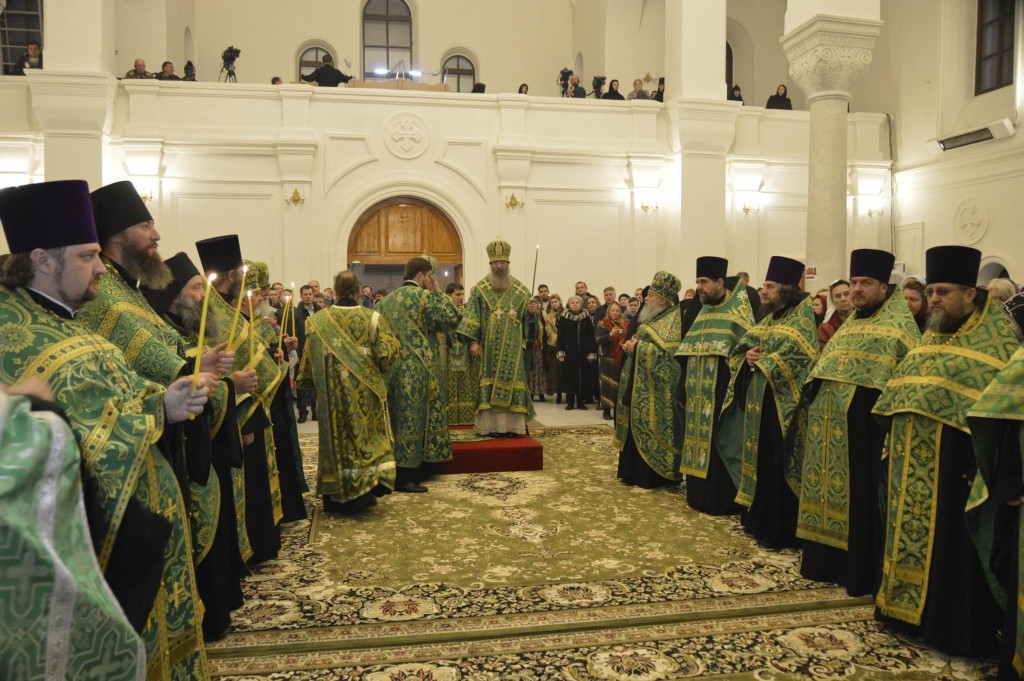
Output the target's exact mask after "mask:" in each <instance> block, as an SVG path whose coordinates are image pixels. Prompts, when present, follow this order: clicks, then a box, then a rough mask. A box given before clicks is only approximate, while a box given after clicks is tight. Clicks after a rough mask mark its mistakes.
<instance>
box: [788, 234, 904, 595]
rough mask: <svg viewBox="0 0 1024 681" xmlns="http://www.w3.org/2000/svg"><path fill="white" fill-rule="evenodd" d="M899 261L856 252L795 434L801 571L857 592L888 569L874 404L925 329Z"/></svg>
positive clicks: (868, 590)
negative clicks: (846, 297) (902, 282)
mask: <svg viewBox="0 0 1024 681" xmlns="http://www.w3.org/2000/svg"><path fill="white" fill-rule="evenodd" d="M895 261H896V256H894V255H893V254H892V253H888V252H886V251H880V250H875V249H870V248H862V249H858V250H855V251H853V253H851V254H850V291H851V296H850V297H851V300H852V302H853V313H852V314H851V315H849V317H847V319H846V320H845V321H844V322H843V324H842V326H840V327H839V330H838V331H836V333H835V335H834V336H832V338H831V340H829V342H828V344H827V345H825V346H824V348H822V350H821V355H820V356H819V357H818V361H817V362H815V364H814V368H813V369H812V370H811V374H810V376H809V377H808V379H807V383H806V384H805V385H804V397H805V401H804V404H803V405H802V407H801V413H800V419H801V424H802V425H801V427H800V428H798V430H797V432H796V433H795V435H796V436H797V438H796V441H797V444H796V445H795V450H796V451H795V454H796V456H797V457H798V458H800V459H801V460H802V462H803V466H802V471H803V472H802V475H801V476H800V481H801V483H800V485H801V486H800V492H799V495H800V507H799V511H798V514H797V530H796V533H797V536H798V537H800V538H801V539H804V540H806V541H805V542H804V550H803V561H802V563H801V567H800V574H801V575H803V576H804V577H806V578H808V579H814V580H817V581H822V582H835V583H838V584H842V585H843V586H845V587H846V591H847V593H848V594H850V595H851V596H863V595H866V594H874V593H875V591H876V590H877V589H878V580H879V578H880V577H881V573H882V540H883V538H884V536H885V528H884V526H883V525H882V517H881V513H880V512H879V506H880V503H881V502H880V500H879V497H878V493H879V490H880V488H881V486H882V484H883V482H882V481H883V479H884V477H883V469H882V466H881V460H882V445H883V443H884V441H885V429H884V428H882V426H881V424H879V423H878V422H877V420H875V418H874V417H872V415H871V409H872V407H874V405H875V401H876V400H877V399H878V396H879V395H880V394H881V391H882V388H884V387H885V384H886V381H888V380H889V378H890V377H891V376H892V373H893V371H894V370H895V369H896V365H897V364H899V363H900V362H901V361H902V360H903V358H904V357H905V356H906V355H907V353H908V352H909V351H910V350H911V349H912V348H914V347H915V346H916V345H917V342H918V340H919V339H920V336H921V334H920V332H919V331H918V330H917V323H916V322H915V321H914V317H913V315H912V314H911V313H910V308H909V307H907V304H906V302H905V301H904V300H903V298H902V297H901V296H893V295H892V293H893V291H895V290H896V288H895V287H890V286H889V285H888V281H889V275H890V274H891V273H892V267H893V264H894V263H895ZM804 426H805V427H804Z"/></svg>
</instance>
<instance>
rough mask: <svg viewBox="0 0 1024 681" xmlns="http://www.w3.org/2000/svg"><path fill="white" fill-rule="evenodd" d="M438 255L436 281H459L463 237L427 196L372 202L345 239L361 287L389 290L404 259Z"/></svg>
mask: <svg viewBox="0 0 1024 681" xmlns="http://www.w3.org/2000/svg"><path fill="white" fill-rule="evenodd" d="M424 254H425V255H432V256H434V258H436V259H437V263H438V265H437V280H438V283H439V284H440V283H441V282H442V281H443V280H444V273H445V271H447V272H448V282H449V283H451V282H458V283H462V239H460V238H459V233H458V231H457V230H456V229H455V225H454V224H452V221H451V220H450V219H449V218H448V216H447V215H445V213H444V212H443V211H442V210H441V209H439V208H438V207H437V206H434V205H432V204H430V203H427V202H426V201H422V200H420V199H414V198H411V197H396V198H392V199H388V200H387V201H383V202H381V203H378V204H376V205H375V206H373V207H372V208H370V209H369V210H367V211H366V212H365V213H364V214H363V215H362V216H361V217H360V218H359V219H358V220H357V221H356V226H355V228H354V229H353V230H352V234H351V235H350V236H349V239H348V260H349V269H351V270H352V271H353V272H355V273H356V274H357V275H358V276H359V280H360V281H361V282H362V284H363V285H364V286H370V287H372V288H373V290H374V291H375V292H376V291H380V290H386V291H393V290H395V288H396V287H398V286H401V284H402V272H403V270H404V268H405V263H406V262H407V261H408V260H409V259H410V258H413V257H415V256H417V255H424Z"/></svg>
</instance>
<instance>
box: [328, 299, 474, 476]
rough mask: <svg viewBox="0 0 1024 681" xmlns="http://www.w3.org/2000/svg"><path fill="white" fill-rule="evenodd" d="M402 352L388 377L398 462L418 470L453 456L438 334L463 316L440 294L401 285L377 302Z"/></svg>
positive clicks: (386, 376)
mask: <svg viewBox="0 0 1024 681" xmlns="http://www.w3.org/2000/svg"><path fill="white" fill-rule="evenodd" d="M374 310H376V311H377V312H380V313H381V314H382V315H384V316H385V317H386V318H387V320H388V322H389V325H390V327H391V330H392V332H393V333H394V334H395V336H396V337H397V338H398V342H399V344H400V345H401V348H402V352H401V355H400V356H399V357H398V360H397V361H396V362H395V363H394V364H392V365H391V368H390V369H389V370H388V371H387V372H386V373H385V375H384V378H385V381H386V383H387V387H388V409H389V410H390V412H391V429H392V432H393V433H394V437H395V445H394V452H395V462H396V463H397V465H398V466H399V467H401V468H416V467H418V466H420V465H421V464H422V463H424V462H430V463H439V462H442V461H448V460H449V459H451V458H452V445H451V440H450V439H449V437H448V396H447V394H446V392H445V388H444V386H445V381H444V376H443V372H444V366H442V364H441V354H440V352H439V349H438V345H439V342H440V341H439V340H438V332H441V331H451V330H452V329H454V328H455V327H456V326H458V324H459V320H460V319H461V316H460V315H459V311H458V309H457V308H456V307H455V305H454V304H453V303H452V301H451V299H449V298H448V296H446V295H445V294H443V293H441V292H440V291H428V290H426V289H424V288H420V287H419V286H415V285H403V286H399V287H398V288H397V289H395V290H394V291H392V292H391V293H389V294H388V295H387V297H385V298H384V300H382V301H380V302H379V303H377V306H376V307H374ZM318 314H320V313H318Z"/></svg>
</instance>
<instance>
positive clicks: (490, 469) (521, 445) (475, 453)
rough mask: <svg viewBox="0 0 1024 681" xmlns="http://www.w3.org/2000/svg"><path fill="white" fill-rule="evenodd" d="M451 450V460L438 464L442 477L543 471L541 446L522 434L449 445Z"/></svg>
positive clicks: (542, 449)
mask: <svg viewBox="0 0 1024 681" xmlns="http://www.w3.org/2000/svg"><path fill="white" fill-rule="evenodd" d="M452 430H453V431H454V430H461V429H456V428H453V429H452ZM452 451H453V452H454V453H455V457H454V458H453V459H452V460H451V461H448V462H447V463H445V464H442V466H441V473H443V474H447V473H504V472H508V471H539V470H543V469H544V446H543V445H541V444H540V443H539V442H537V441H536V440H534V439H533V438H532V437H529V436H526V435H521V436H519V437H501V438H496V439H493V440H480V441H479V442H453V443H452Z"/></svg>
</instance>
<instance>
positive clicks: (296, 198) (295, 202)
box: [284, 189, 306, 206]
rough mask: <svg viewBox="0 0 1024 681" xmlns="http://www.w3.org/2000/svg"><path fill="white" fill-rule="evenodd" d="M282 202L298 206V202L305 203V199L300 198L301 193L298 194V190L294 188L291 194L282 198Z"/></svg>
mask: <svg viewBox="0 0 1024 681" xmlns="http://www.w3.org/2000/svg"><path fill="white" fill-rule="evenodd" d="M284 202H285V205H289V206H298V205H300V204H303V203H305V202H306V199H304V198H302V194H300V193H299V190H298V189H296V190H295V191H293V192H292V195H291V196H289V197H288V198H287V199H285V200H284Z"/></svg>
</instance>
